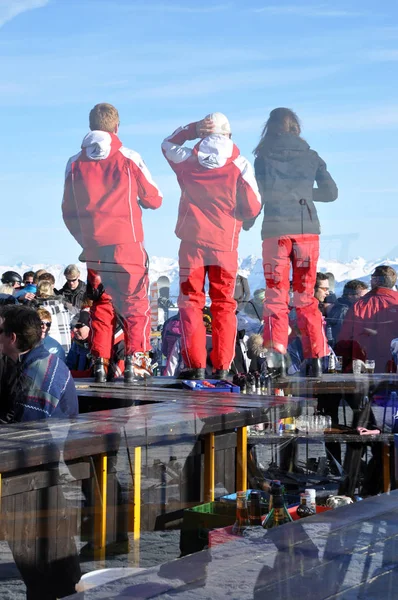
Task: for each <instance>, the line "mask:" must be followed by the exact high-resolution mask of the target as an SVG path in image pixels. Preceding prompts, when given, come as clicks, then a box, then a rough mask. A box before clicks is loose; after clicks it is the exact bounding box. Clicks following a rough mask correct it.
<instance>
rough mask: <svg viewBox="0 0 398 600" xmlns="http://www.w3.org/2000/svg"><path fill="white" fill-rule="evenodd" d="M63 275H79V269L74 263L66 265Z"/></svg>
mask: <svg viewBox="0 0 398 600" xmlns="http://www.w3.org/2000/svg"><path fill="white" fill-rule="evenodd" d="M64 275H65V277H79V276H80V271H79V269H78V267H77V266H76V265H68V266H67V267H66V268H65V271H64Z"/></svg>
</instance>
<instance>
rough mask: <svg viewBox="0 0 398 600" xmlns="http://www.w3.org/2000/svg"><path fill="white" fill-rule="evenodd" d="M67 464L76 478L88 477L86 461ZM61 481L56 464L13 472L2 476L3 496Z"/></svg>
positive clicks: (45, 486) (88, 466)
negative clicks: (17, 472) (27, 470)
mask: <svg viewBox="0 0 398 600" xmlns="http://www.w3.org/2000/svg"><path fill="white" fill-rule="evenodd" d="M67 466H68V469H69V471H70V474H71V476H72V477H74V478H75V479H76V480H82V479H87V478H88V477H90V465H89V463H87V462H83V461H82V462H74V463H69V464H68V465H67ZM61 482H62V479H61V478H60V476H59V469H58V465H48V466H47V467H46V468H45V469H42V470H37V468H35V469H34V470H32V469H30V470H29V472H28V473H19V474H14V473H13V474H12V476H10V477H4V478H3V497H4V498H5V497H7V496H13V495H15V494H21V493H23V492H27V491H30V490H39V489H42V488H47V487H50V486H51V485H59V484H60V483H61Z"/></svg>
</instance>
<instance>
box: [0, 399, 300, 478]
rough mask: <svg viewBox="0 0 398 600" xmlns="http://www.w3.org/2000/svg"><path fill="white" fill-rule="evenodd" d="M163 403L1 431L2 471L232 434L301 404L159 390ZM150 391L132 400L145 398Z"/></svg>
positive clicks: (11, 426)
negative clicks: (61, 456)
mask: <svg viewBox="0 0 398 600" xmlns="http://www.w3.org/2000/svg"><path fill="white" fill-rule="evenodd" d="M160 394H161V395H162V401H160V402H156V403H148V404H141V405H140V406H131V407H129V408H119V409H112V410H103V411H99V412H92V413H88V414H86V415H80V416H79V417H78V418H76V419H71V420H69V419H68V420H67V419H49V420H46V421H35V422H31V423H21V424H19V423H18V424H12V425H4V426H0V460H1V465H2V466H1V472H2V473H3V474H4V473H6V472H10V471H15V470H16V469H26V468H30V467H34V466H38V465H43V464H48V463H51V462H56V461H57V460H58V457H59V451H60V450H63V452H64V459H65V460H73V459H77V458H80V457H82V456H92V455H96V454H101V453H103V452H111V451H115V450H118V448H119V446H120V443H121V440H122V439H123V440H124V442H125V443H127V444H128V445H129V446H130V447H134V446H135V447H136V446H145V445H151V444H157V443H165V442H171V443H174V442H185V441H187V442H190V443H191V442H193V441H195V440H197V439H198V438H199V436H203V435H206V434H208V433H215V432H220V433H223V432H226V431H233V430H234V429H236V428H239V427H244V426H246V425H252V424H255V423H261V422H263V421H264V420H265V418H266V415H267V414H268V413H269V411H270V409H271V408H272V409H273V410H275V411H276V414H277V413H278V412H280V411H285V412H286V411H287V412H289V413H294V411H296V410H297V407H298V406H299V404H300V403H302V402H306V400H303V399H296V398H280V397H258V398H256V397H247V400H246V399H244V400H242V398H241V397H240V396H239V394H231V393H230V394H223V393H220V394H214V393H211V394H206V395H203V394H201V393H200V392H180V391H176V390H172V391H171V392H169V391H166V390H165V391H164V393H163V392H162V391H160ZM150 395H151V390H149V389H141V390H140V389H137V390H135V391H134V396H135V397H136V398H137V399H139V398H141V399H145V398H146V397H147V396H150Z"/></svg>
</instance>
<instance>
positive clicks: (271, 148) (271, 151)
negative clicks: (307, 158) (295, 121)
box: [262, 133, 310, 161]
mask: <svg viewBox="0 0 398 600" xmlns="http://www.w3.org/2000/svg"><path fill="white" fill-rule="evenodd" d="M309 149H310V146H309V145H308V144H307V142H306V141H305V140H303V139H302V138H300V137H298V136H297V135H293V134H292V133H282V134H280V135H275V136H270V138H269V140H267V141H266V144H265V145H264V146H263V151H262V155H263V156H266V157H267V158H271V159H275V160H280V161H289V160H291V159H292V158H296V157H297V154H298V153H301V152H308V150H309Z"/></svg>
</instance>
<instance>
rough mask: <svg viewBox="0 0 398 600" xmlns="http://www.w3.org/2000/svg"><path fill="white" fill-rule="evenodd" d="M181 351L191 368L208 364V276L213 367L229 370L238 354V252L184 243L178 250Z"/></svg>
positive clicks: (185, 361) (203, 366)
mask: <svg viewBox="0 0 398 600" xmlns="http://www.w3.org/2000/svg"><path fill="white" fill-rule="evenodd" d="M179 267H180V295H179V298H178V307H179V309H180V316H181V351H182V358H183V360H184V363H185V364H186V366H187V367H189V368H195V369H199V368H205V367H206V329H205V326H204V323H203V312H202V311H203V308H204V306H205V302H206V294H205V279H206V275H207V276H208V279H209V296H210V299H211V314H212V343H213V349H212V351H211V353H210V359H211V362H212V364H213V367H214V369H229V367H230V365H231V362H232V360H233V358H234V355H235V338H236V328H237V322H236V316H235V313H236V301H235V300H234V290H235V280H236V273H237V270H238V253H237V251H236V250H235V251H232V252H220V251H217V250H213V249H211V248H204V247H202V246H196V245H195V244H190V243H188V242H181V245H180V251H179Z"/></svg>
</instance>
